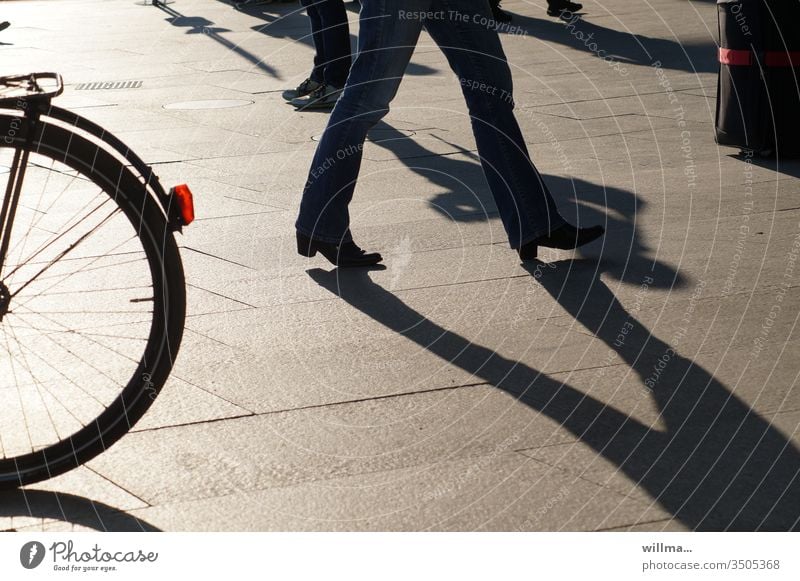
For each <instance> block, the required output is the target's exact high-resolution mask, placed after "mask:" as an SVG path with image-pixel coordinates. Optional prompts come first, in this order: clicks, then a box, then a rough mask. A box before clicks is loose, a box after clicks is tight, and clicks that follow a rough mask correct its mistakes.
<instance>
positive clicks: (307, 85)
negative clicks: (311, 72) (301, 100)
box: [281, 77, 322, 101]
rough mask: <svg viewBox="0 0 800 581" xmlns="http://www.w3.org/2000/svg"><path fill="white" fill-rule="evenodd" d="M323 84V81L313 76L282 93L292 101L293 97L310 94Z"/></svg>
mask: <svg viewBox="0 0 800 581" xmlns="http://www.w3.org/2000/svg"><path fill="white" fill-rule="evenodd" d="M321 86H322V83H318V82H317V81H315V80H314V79H312V78H311V77H309V78H307V79H306V80H305V81H303V82H302V83H300V84H299V85H297V88H296V89H288V90H286V91H284V92H283V94H282V95H281V96H282V97H283V98H284V99H286V100H287V101H291V100H292V99H297V98H298V97H305V96H306V95H310V94H311V93H313V92H314V91H316V90H317V89H319V88H320V87H321Z"/></svg>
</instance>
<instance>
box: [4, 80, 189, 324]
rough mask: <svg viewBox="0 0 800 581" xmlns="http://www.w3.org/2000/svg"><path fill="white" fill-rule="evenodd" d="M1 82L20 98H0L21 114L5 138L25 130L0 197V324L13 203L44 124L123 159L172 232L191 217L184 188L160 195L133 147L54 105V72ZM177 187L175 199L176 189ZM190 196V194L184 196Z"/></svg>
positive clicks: (59, 87) (59, 84)
mask: <svg viewBox="0 0 800 581" xmlns="http://www.w3.org/2000/svg"><path fill="white" fill-rule="evenodd" d="M41 81H49V82H50V83H54V86H51V87H50V88H49V89H48V88H43V87H42V86H41V85H40V82H41ZM0 84H4V85H5V86H6V87H8V88H10V89H12V90H17V91H18V94H16V95H14V94H11V95H9V96H5V95H2V94H0V109H11V110H14V111H17V112H18V113H19V117H18V119H19V127H18V129H19V131H16V130H15V132H14V135H7V136H3V138H5V139H7V140H9V139H11V140H13V139H14V138H15V137H16V136H17V133H18V132H22V131H24V144H23V146H22V147H21V148H19V149H17V150H16V152H15V154H14V159H13V161H12V164H11V168H10V173H9V178H8V183H7V185H6V191H5V194H4V196H3V205H2V208H0V320H2V319H3V315H4V314H6V313H7V312H8V304H9V302H10V299H11V296H10V293H9V292H8V289H7V288H6V286H5V284H4V283H3V270H4V268H5V260H6V256H7V253H8V249H9V245H10V243H11V232H12V229H13V226H14V218H15V216H16V211H17V205H18V204H19V199H20V195H21V193H22V184H23V181H24V178H25V171H26V168H27V165H28V158H29V156H30V153H31V150H32V147H33V143H34V137H35V136H36V135H37V132H38V131H39V130H40V128H41V126H42V124H43V123H44V120H43V119H42V118H46V119H49V120H53V121H56V122H57V123H59V124H62V125H64V126H68V127H69V128H70V130H78V131H81V132H83V133H85V134H88V135H89V136H91V137H93V138H95V139H96V140H97V142H100V143H102V144H104V145H105V146H106V147H107V148H108V149H109V150H111V151H113V152H116V154H117V155H119V156H120V157H122V158H123V159H124V160H125V162H126V163H127V164H128V166H129V167H130V168H131V169H132V170H133V171H134V172H135V173H136V174H138V177H139V179H140V180H141V181H142V183H143V186H144V187H145V189H146V191H147V193H148V195H149V196H151V197H152V198H153V199H154V200H156V201H157V205H158V207H159V208H160V210H161V211H162V212H163V214H164V216H165V217H166V219H167V223H168V225H169V230H170V231H172V232H181V231H182V227H183V226H184V225H187V224H188V223H189V222H190V221H191V220H193V218H194V209H193V206H192V200H191V192H190V191H189V190H188V188H187V187H186V186H185V185H182V186H176V188H173V189H171V190H170V191H169V192H166V191H164V188H163V186H162V185H161V182H160V181H159V179H158V176H157V175H156V174H155V173H154V171H153V168H152V167H151V166H149V165H147V164H146V163H145V162H144V161H143V160H142V159H141V158H140V157H139V156H138V155H137V154H136V153H134V152H133V151H132V150H131V148H129V147H128V146H127V145H125V144H124V143H123V142H122V141H121V140H120V139H118V138H117V137H115V136H114V135H112V134H111V133H109V132H108V131H106V130H105V129H103V128H102V127H100V126H99V125H97V124H96V123H94V122H93V121H90V120H89V119H86V118H85V117H81V116H80V115H77V114H76V113H73V112H72V111H68V110H66V109H62V108H61V107H56V106H55V105H53V104H52V103H51V100H52V99H53V98H54V97H56V96H58V95H60V94H61V93H62V92H63V90H64V85H63V81H62V79H61V76H60V75H59V74H58V73H36V74H31V75H20V76H11V77H2V78H0ZM176 189H179V192H178V195H175V193H174V192H175V190H176ZM187 192H188V193H187Z"/></svg>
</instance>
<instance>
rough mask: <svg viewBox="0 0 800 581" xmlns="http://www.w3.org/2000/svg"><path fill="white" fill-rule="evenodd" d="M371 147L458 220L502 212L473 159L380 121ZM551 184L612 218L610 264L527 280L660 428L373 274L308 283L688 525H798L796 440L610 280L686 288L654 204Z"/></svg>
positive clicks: (607, 242) (583, 263)
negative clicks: (659, 244) (657, 224)
mask: <svg viewBox="0 0 800 581" xmlns="http://www.w3.org/2000/svg"><path fill="white" fill-rule="evenodd" d="M371 141H373V142H374V143H377V144H378V145H380V146H381V147H384V148H386V149H388V150H390V151H392V152H394V153H395V154H396V155H397V156H398V158H399V159H400V160H401V161H402V162H403V163H404V164H405V165H406V167H407V168H408V169H411V170H412V171H414V172H417V173H419V174H420V175H422V176H424V177H426V178H427V179H429V181H431V182H432V183H433V184H434V185H436V186H438V187H439V188H441V189H444V190H445V191H444V192H439V193H438V194H436V195H435V196H434V198H433V200H432V202H431V205H432V207H433V208H434V209H435V210H437V211H439V212H441V213H443V214H445V215H447V216H449V217H450V218H452V219H454V220H458V221H483V220H486V219H487V218H488V217H490V216H492V215H494V214H495V212H494V210H493V207H494V205H493V203H492V201H491V196H490V195H489V194H488V191H487V188H486V182H485V180H484V178H483V172H482V171H481V168H480V165H479V164H478V162H477V157H476V156H475V154H473V153H471V152H469V151H462V153H463V154H464V155H465V156H466V159H464V158H463V157H462V158H461V159H459V158H457V157H454V156H436V155H434V154H433V152H431V151H430V150H428V149H427V148H425V147H424V146H423V145H422V144H420V143H419V142H417V141H415V140H414V139H410V138H409V137H408V136H406V135H405V134H403V133H401V132H399V131H397V130H396V129H394V128H392V127H391V126H389V125H387V124H381V125H378V126H377V127H376V131H374V132H373V133H372V134H371ZM546 181H547V183H548V185H549V186H550V188H551V189H552V190H553V192H554V195H555V196H556V198H557V200H558V201H560V202H561V201H563V196H569V197H571V198H572V200H571V201H572V202H574V204H575V213H576V215H579V216H580V218H581V221H582V223H598V222H599V223H602V222H603V221H604V220H603V218H604V219H605V225H606V227H607V235H606V237H604V239H603V241H601V242H595V243H594V244H593V245H591V246H590V247H589V249H588V250H587V251H586V252H587V253H588V254H592V253H595V252H596V250H597V248H602V250H601V252H602V255H603V256H604V257H603V258H602V259H600V260H598V259H591V260H589V259H583V260H580V259H579V260H564V261H558V262H555V263H551V264H550V265H548V266H543V264H542V263H540V262H532V263H528V264H526V265H525V268H526V269H527V270H528V271H529V272H530V273H531V275H532V278H531V284H532V285H540V286H541V287H542V288H543V289H544V290H545V291H546V292H547V293H549V294H550V295H551V296H552V297H553V298H554V299H555V300H556V301H557V302H558V303H559V304H560V305H561V306H562V307H563V308H564V310H566V311H567V312H568V313H569V314H570V315H571V316H572V317H573V318H574V319H575V321H576V322H577V323H578V324H579V325H580V326H582V327H583V328H584V329H585V330H586V331H587V332H588V333H590V334H591V335H592V336H594V337H596V338H598V339H600V340H602V341H603V342H604V343H605V344H606V345H607V346H608V348H609V349H611V350H612V351H613V352H614V353H615V358H614V360H615V361H618V362H622V363H624V364H625V365H627V366H628V367H629V368H630V369H631V370H632V371H633V372H634V374H635V376H637V377H638V380H639V382H640V384H641V387H640V388H641V390H642V391H641V393H642V397H643V399H645V400H646V399H648V398H649V399H651V400H652V402H653V403H654V404H655V407H656V408H657V410H658V412H659V414H660V418H661V420H662V422H663V424H664V426H665V428H664V429H663V431H662V430H658V429H655V428H653V427H651V426H649V425H646V424H644V423H642V422H640V421H638V420H636V419H634V418H632V417H630V416H629V415H627V414H625V413H623V412H622V411H620V410H617V409H615V408H613V407H612V406H610V405H608V404H607V403H606V402H603V401H600V400H598V399H596V398H594V397H592V396H590V395H587V394H584V393H582V392H580V391H578V390H576V389H575V388H573V387H571V386H570V385H568V384H562V383H560V382H558V381H555V380H552V379H550V378H549V377H547V376H546V375H545V374H543V373H542V372H540V371H539V370H537V369H534V368H531V367H529V366H527V365H525V364H523V363H520V362H517V361H513V360H510V359H506V358H504V357H503V356H502V354H500V353H496V352H494V351H492V350H490V349H488V348H486V347H482V346H480V345H476V344H475V343H473V342H471V341H469V340H468V338H464V337H461V336H459V335H457V334H455V333H452V332H450V331H448V330H447V329H446V328H445V327H443V326H441V325H438V324H437V323H434V322H433V321H431V320H429V319H427V318H426V317H425V316H424V315H423V314H421V313H418V312H416V311H414V310H413V309H411V308H410V307H409V306H408V305H406V304H405V303H403V302H402V301H401V300H400V299H399V298H398V297H397V296H395V295H393V294H392V293H390V292H388V291H387V290H385V289H383V288H381V287H380V286H378V285H376V284H375V283H373V282H372V280H371V279H370V278H369V274H368V272H367V271H364V270H347V269H345V270H338V269H337V270H333V271H331V272H325V271H322V270H319V269H315V270H311V271H309V275H310V276H311V277H312V278H313V279H314V280H315V281H316V282H317V283H319V284H320V285H321V286H323V287H324V288H326V289H328V290H329V291H331V292H332V293H334V294H337V295H339V296H340V297H341V298H342V299H343V300H345V301H346V302H347V303H348V304H350V305H352V306H353V307H354V308H356V309H358V310H360V311H362V312H363V313H365V314H367V315H369V316H370V317H371V318H373V319H374V320H376V321H378V322H380V323H381V324H383V325H384V326H386V327H387V328H389V329H392V330H394V331H395V332H397V333H399V334H402V335H403V336H404V337H406V338H407V339H409V340H410V341H413V342H414V343H416V344H418V345H419V346H421V347H423V348H425V349H427V350H428V351H430V352H432V353H434V354H435V355H437V356H439V357H440V358H442V359H443V360H445V361H447V362H448V363H449V364H451V365H455V366H457V367H459V368H461V369H463V370H465V371H467V372H469V373H470V374H472V375H474V376H475V377H476V378H479V379H480V380H482V381H485V382H488V383H490V384H491V385H494V386H495V387H497V388H499V389H503V390H504V391H507V392H509V393H511V394H514V395H515V396H517V397H518V398H519V401H521V402H523V403H525V404H527V405H529V406H530V407H532V408H534V409H536V410H537V411H540V412H541V413H544V414H546V415H548V416H549V417H551V418H552V419H553V420H555V421H557V422H559V423H560V424H561V425H562V426H563V428H564V429H566V430H568V431H569V432H571V433H572V434H573V435H575V436H576V437H577V438H578V439H579V440H580V441H581V442H583V443H585V444H587V445H588V446H590V447H591V448H592V449H593V450H594V451H595V452H596V453H597V454H599V455H601V456H602V457H604V458H606V459H608V460H609V461H611V462H613V463H614V464H615V465H616V466H617V467H618V469H619V471H620V472H621V473H623V474H625V475H626V476H627V477H628V478H629V479H630V480H631V481H633V482H634V483H636V484H637V485H638V486H639V487H641V488H643V489H644V490H646V491H647V492H648V494H649V495H650V496H651V497H652V498H653V499H654V500H655V501H657V502H658V503H659V504H660V505H661V506H662V507H664V508H665V509H666V510H668V511H669V512H670V513H671V514H673V515H674V516H675V518H677V519H679V520H680V521H682V522H683V523H684V524H686V526H688V527H689V528H691V529H696V530H794V529H798V527H800V524H798V523H799V522H800V452H798V450H797V448H796V447H795V446H794V444H793V443H792V442H791V441H790V440H788V439H787V438H786V437H785V436H783V435H782V434H781V433H780V432H779V431H778V430H776V429H775V428H773V427H772V426H771V424H770V423H769V422H768V421H766V420H764V419H763V418H761V417H760V416H759V415H758V414H756V413H755V412H754V411H753V410H752V409H751V408H750V407H749V406H748V405H747V404H745V403H744V402H742V401H741V400H740V399H738V398H737V397H736V396H735V395H734V394H733V393H731V391H730V390H729V389H728V388H726V387H725V386H724V385H723V384H722V383H721V382H719V381H718V380H717V379H716V378H714V377H713V376H712V375H711V374H710V373H709V372H708V371H706V370H705V369H703V368H702V367H700V366H698V365H696V364H694V363H693V362H692V361H690V360H689V359H687V358H685V357H683V356H681V355H680V354H679V353H678V346H677V345H670V344H668V343H666V342H665V341H663V340H661V339H659V338H658V337H656V336H655V335H653V334H652V333H651V331H650V330H649V329H648V328H646V327H645V326H644V325H642V323H641V322H640V321H639V320H638V319H637V318H636V313H635V312H634V313H631V312H628V311H627V310H626V309H625V307H624V306H623V305H622V304H621V303H620V302H619V301H618V300H617V298H616V296H615V295H614V293H613V292H612V291H611V289H610V288H609V287H608V286H607V284H606V283H605V282H603V280H602V279H601V274H602V273H606V274H607V275H610V276H611V277H612V278H614V279H617V280H619V281H621V282H628V283H630V284H634V285H636V286H639V285H642V284H646V285H647V287H648V288H676V287H679V286H684V285H686V282H687V281H686V280H685V277H683V276H682V275H681V274H680V273H679V272H677V271H676V270H675V269H673V268H672V267H670V266H669V265H667V264H665V263H662V262H659V261H654V260H652V259H651V258H649V256H648V255H649V248H648V247H647V245H646V244H645V242H644V241H643V240H642V238H641V236H640V235H639V233H638V229H637V228H636V220H637V217H638V216H639V215H640V214H641V212H643V211H644V208H645V203H644V201H642V200H640V199H638V196H636V195H635V194H634V193H632V192H628V191H625V190H622V189H619V188H610V187H607V186H597V185H595V184H591V183H589V182H586V181H584V180H574V179H572V180H571V179H566V178H554V177H553V176H547V177H546ZM559 198H561V199H559ZM598 208H605V209H607V210H608V211H602V212H601V211H600V210H599V209H598ZM601 216H602V217H603V218H601ZM601 245H602V246H601ZM607 248H612V249H613V248H617V249H619V248H624V249H625V260H624V261H622V262H618V261H615V260H613V259H612V258H608V257H607V256H608V252H603V251H604V250H605V249H607ZM535 331H536V330H535V329H531V336H533V335H534V334H535ZM620 337H623V340H620Z"/></svg>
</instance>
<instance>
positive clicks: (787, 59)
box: [764, 50, 800, 67]
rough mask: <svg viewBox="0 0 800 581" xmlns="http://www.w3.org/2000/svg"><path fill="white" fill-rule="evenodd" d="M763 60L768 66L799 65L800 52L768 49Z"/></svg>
mask: <svg viewBox="0 0 800 581" xmlns="http://www.w3.org/2000/svg"><path fill="white" fill-rule="evenodd" d="M764 61H765V62H766V64H767V66H768V67H800V52H798V51H794V52H788V51H782V50H768V51H767V55H766V56H765V57H764Z"/></svg>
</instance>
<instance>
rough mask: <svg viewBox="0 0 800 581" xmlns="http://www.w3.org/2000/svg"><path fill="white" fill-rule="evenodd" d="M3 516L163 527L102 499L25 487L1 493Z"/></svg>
mask: <svg viewBox="0 0 800 581" xmlns="http://www.w3.org/2000/svg"><path fill="white" fill-rule="evenodd" d="M2 517H32V518H39V519H46V520H51V519H52V520H60V521H63V522H67V523H72V524H74V525H79V526H83V527H87V528H91V529H94V530H97V531H104V532H105V531H116V532H140V531H142V532H154V531H159V530H160V529H158V528H156V527H154V526H153V525H151V524H149V523H147V522H145V521H143V520H139V519H138V518H136V517H134V516H131V515H129V514H126V513H124V512H122V511H120V510H118V509H115V508H112V507H110V506H108V505H107V504H103V503H102V502H97V501H94V500H89V499H88V498H83V497H80V496H75V495H72V494H64V493H62V492H50V491H47V490H31V489H23V490H12V491H9V492H2V493H0V518H2Z"/></svg>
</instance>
